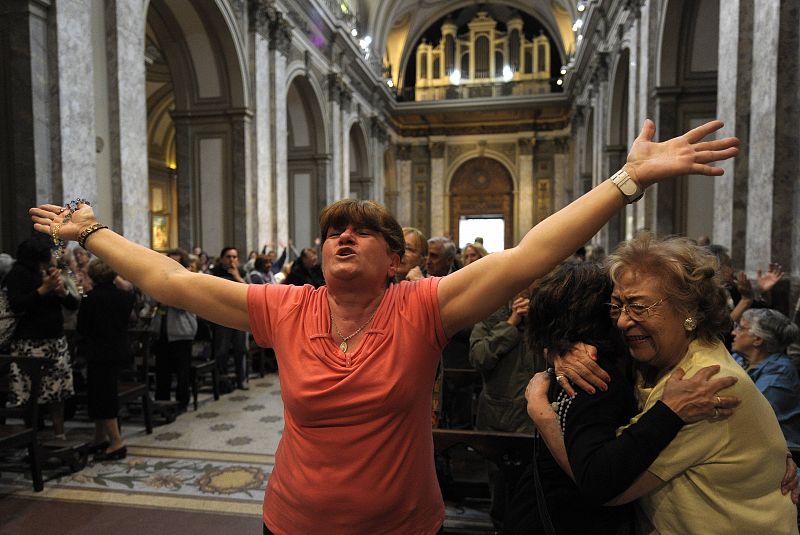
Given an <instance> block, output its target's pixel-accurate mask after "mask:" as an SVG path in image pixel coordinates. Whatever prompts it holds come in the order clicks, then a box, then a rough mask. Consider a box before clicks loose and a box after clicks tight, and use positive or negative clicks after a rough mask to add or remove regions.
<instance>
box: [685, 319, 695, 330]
mask: <svg viewBox="0 0 800 535" xmlns="http://www.w3.org/2000/svg"><path fill="white" fill-rule="evenodd" d="M683 328H684V329H686V331H687V332H692V331H694V330H695V329H697V320H696V319H694V318H692V317H688V318H686V319H685V320H683Z"/></svg>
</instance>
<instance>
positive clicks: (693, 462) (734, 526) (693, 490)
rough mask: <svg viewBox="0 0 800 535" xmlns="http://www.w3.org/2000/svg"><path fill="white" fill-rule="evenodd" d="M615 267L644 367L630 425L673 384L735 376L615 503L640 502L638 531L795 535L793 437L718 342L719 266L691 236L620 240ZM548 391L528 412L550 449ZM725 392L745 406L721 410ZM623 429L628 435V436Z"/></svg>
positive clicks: (622, 320)
mask: <svg viewBox="0 0 800 535" xmlns="http://www.w3.org/2000/svg"><path fill="white" fill-rule="evenodd" d="M607 265H608V269H609V274H610V276H611V279H612V280H613V282H614V290H613V292H612V294H611V303H610V304H609V308H610V316H611V319H612V320H614V321H615V322H616V324H617V327H618V329H619V331H620V333H621V334H622V336H623V337H624V340H625V342H626V343H627V346H628V350H629V352H630V355H631V356H632V357H633V359H634V360H635V361H636V362H637V365H638V370H637V374H636V380H635V393H636V397H637V401H638V409H639V411H640V412H639V415H637V416H635V417H634V418H633V419H632V420H631V421H632V422H633V423H635V422H637V421H639V422H641V421H642V420H644V419H645V418H646V417H647V416H648V414H649V412H650V410H652V409H653V408H655V407H657V406H658V405H659V403H660V402H662V401H663V400H665V399H666V395H667V391H668V388H669V385H670V383H671V382H673V381H674V380H675V379H676V378H678V379H681V378H684V377H693V376H696V375H697V374H701V373H703V370H707V369H708V367H709V366H713V367H714V368H715V369H720V370H721V372H722V373H721V375H724V376H727V377H733V378H736V379H737V381H736V382H735V383H734V384H733V385H732V386H730V387H729V388H726V389H723V390H721V391H720V392H719V393H718V394H717V395H716V396H714V401H713V402H712V403H713V405H712V408H713V409H714V411H713V412H714V418H713V419H712V420H701V421H699V422H696V423H693V424H691V425H685V426H683V427H682V428H681V429H680V431H679V432H678V434H677V436H675V438H674V439H672V441H671V442H670V443H669V445H668V446H666V448H664V449H663V451H662V452H661V453H660V454H659V455H658V457H657V458H656V459H655V461H654V462H653V463H652V464H650V465H649V467H647V469H646V470H645V471H643V472H642V473H641V474H640V475H639V476H638V477H637V478H636V481H635V482H634V483H633V484H632V485H630V486H629V487H628V488H627V489H626V490H625V491H624V492H621V493H620V494H619V495H618V496H617V497H616V498H614V499H613V500H611V501H610V502H608V503H609V504H612V505H614V504H625V503H630V502H632V501H633V500H637V499H638V506H639V513H640V514H639V515H638V522H637V524H638V528H637V533H704V534H716V533H719V534H723V533H725V534H727V533H776V534H777V533H782V534H796V533H797V523H796V515H797V511H796V508H795V506H794V504H793V503H792V499H790V497H789V496H784V495H782V490H781V488H780V487H781V484H782V479H785V478H786V458H787V457H786V456H787V448H786V441H785V440H784V438H783V434H782V433H781V429H780V426H779V425H778V421H777V419H776V417H775V414H774V412H773V411H772V408H771V407H770V405H769V403H768V402H767V400H766V399H765V398H764V396H762V395H761V394H760V392H759V391H758V389H757V388H756V386H755V385H754V384H753V382H752V381H751V380H750V378H749V377H748V376H747V374H746V372H745V371H744V370H743V369H742V367H741V366H739V365H738V364H737V363H736V362H735V361H734V360H733V359H732V358H731V356H730V354H729V353H728V352H727V350H726V349H725V346H724V345H723V343H722V341H721V339H722V334H723V333H724V332H725V331H726V330H727V329H730V318H729V316H728V310H727V307H726V306H725V295H724V293H723V292H722V288H721V286H720V283H719V279H718V275H717V262H716V259H715V258H714V257H713V256H712V255H709V254H708V253H706V252H705V251H703V250H702V249H700V248H698V247H697V246H695V245H694V244H693V243H691V242H690V241H689V240H687V239H684V238H671V239H666V240H658V239H656V238H655V237H653V236H652V235H650V234H644V235H642V236H640V237H639V238H637V239H634V240H630V241H628V242H625V243H623V244H621V245H620V246H619V248H618V249H617V251H616V252H615V253H614V254H613V255H611V256H610V257H609V258H608V263H607ZM559 380H560V381H561V382H562V383H566V381H564V379H563V377H559ZM613 383H614V380H613V379H612V381H611V384H613ZM532 390H533V388H532ZM540 390H541V389H536V391H535V392H530V396H529V398H528V399H529V403H530V405H532V410H531V411H530V412H531V413H532V415H533V416H534V420H535V421H536V423H537V427H538V428H539V430H540V431H541V432H542V433H543V434H544V435H545V440H546V441H547V442H548V447H550V448H551V449H556V450H558V449H559V446H558V442H560V441H561V437H560V436H558V433H557V432H556V433H553V432H552V430H550V431H549V432H548V422H549V421H552V416H551V415H550V413H552V408H550V405H549V403H548V402H547V399H546V390H545V392H544V395H542V393H541V391H540ZM720 396H725V397H720ZM727 396H732V397H735V398H739V399H741V400H742V404H741V406H740V407H739V408H738V409H736V410H735V411H732V410H731V409H727V408H720V407H725V406H726V405H727V403H726V401H727V399H729V398H727ZM576 399H577V398H576ZM539 420H541V421H542V425H541V426H540V425H539ZM713 420H719V421H713ZM630 429H633V426H631V427H628V430H630ZM556 431H557V430H556ZM626 434H627V431H625V430H624V428H623V429H622V430H621V435H620V437H624V436H625V435H626ZM561 444H562V445H561V447H562V448H563V442H562V443H561ZM620 466H621V465H610V466H609V470H611V471H612V472H613V471H616V470H619V469H620ZM576 476H578V474H576ZM578 479H580V477H579V476H578Z"/></svg>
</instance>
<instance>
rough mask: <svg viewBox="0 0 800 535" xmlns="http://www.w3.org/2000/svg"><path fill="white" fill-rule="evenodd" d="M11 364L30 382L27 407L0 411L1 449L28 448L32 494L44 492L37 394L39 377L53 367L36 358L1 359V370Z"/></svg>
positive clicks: (6, 357)
mask: <svg viewBox="0 0 800 535" xmlns="http://www.w3.org/2000/svg"><path fill="white" fill-rule="evenodd" d="M11 363H14V364H16V365H17V366H19V367H20V369H21V370H22V371H23V372H25V373H26V374H27V375H28V377H30V378H31V393H30V397H29V399H28V403H26V404H25V405H24V406H22V407H19V408H14V407H5V405H3V406H2V407H0V414H2V415H3V418H4V423H3V424H2V425H0V449H3V450H5V449H22V448H27V450H28V461H29V465H30V471H31V479H32V480H33V490H34V491H36V492H41V491H42V489H44V480H43V479H42V447H41V444H40V443H39V434H38V427H39V425H38V424H39V390H40V388H41V384H42V375H43V374H44V372H45V371H46V370H47V368H49V367H50V366H51V365H52V362H51V361H49V360H46V359H43V358H36V357H11V356H8V355H0V368H3V369H7V367H8V365H10V364H11ZM4 383H6V381H4ZM6 384H7V383H6ZM5 417H17V418H21V419H22V420H23V422H24V423H23V424H8V423H5Z"/></svg>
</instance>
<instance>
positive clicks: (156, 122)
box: [145, 0, 250, 252]
mask: <svg viewBox="0 0 800 535" xmlns="http://www.w3.org/2000/svg"><path fill="white" fill-rule="evenodd" d="M145 56H146V60H147V61H146V63H147V76H148V80H147V81H148V84H147V87H148V95H147V105H148V145H149V148H150V158H149V170H150V173H149V175H150V177H149V179H150V208H151V210H150V212H151V244H152V245H153V246H156V247H159V248H160V247H165V246H166V247H173V246H176V245H180V246H181V247H184V248H187V249H191V248H192V247H194V246H201V247H203V248H206V249H208V250H210V251H212V252H213V251H217V250H219V248H220V247H222V246H223V245H224V244H240V245H243V244H244V243H245V242H246V218H242V217H236V214H238V213H242V212H243V211H244V209H245V206H246V199H245V190H246V188H245V184H246V182H247V177H248V173H249V170H250V166H249V165H248V157H249V155H248V153H247V144H246V143H245V142H244V139H245V137H246V135H247V130H248V128H249V114H248V112H247V108H248V107H249V103H250V95H249V84H248V82H247V66H246V59H245V58H246V54H245V51H244V46H243V40H242V37H241V35H240V34H239V30H238V26H237V24H236V22H235V17H234V15H233V13H232V12H231V11H230V8H229V7H228V5H227V3H225V2H219V1H214V2H200V3H192V2H189V1H188V0H169V1H167V0H150V2H149V3H148V6H147V24H146V51H145ZM165 229H166V235H167V239H166V240H163V237H164V230H165Z"/></svg>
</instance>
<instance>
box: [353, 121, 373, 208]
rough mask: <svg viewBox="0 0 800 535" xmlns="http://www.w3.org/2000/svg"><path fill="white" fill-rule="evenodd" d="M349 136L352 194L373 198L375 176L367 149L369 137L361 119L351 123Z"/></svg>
mask: <svg viewBox="0 0 800 535" xmlns="http://www.w3.org/2000/svg"><path fill="white" fill-rule="evenodd" d="M347 138H348V160H347V161H348V169H349V172H350V176H349V181H350V196H351V197H355V198H356V199H372V198H373V197H374V196H375V191H374V188H375V184H374V177H373V176H372V167H371V166H370V158H369V150H368V149H367V139H368V138H367V134H366V132H364V125H363V123H362V122H361V121H360V120H356V121H353V122H352V123H351V125H350V128H349V129H348V136H347Z"/></svg>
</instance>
